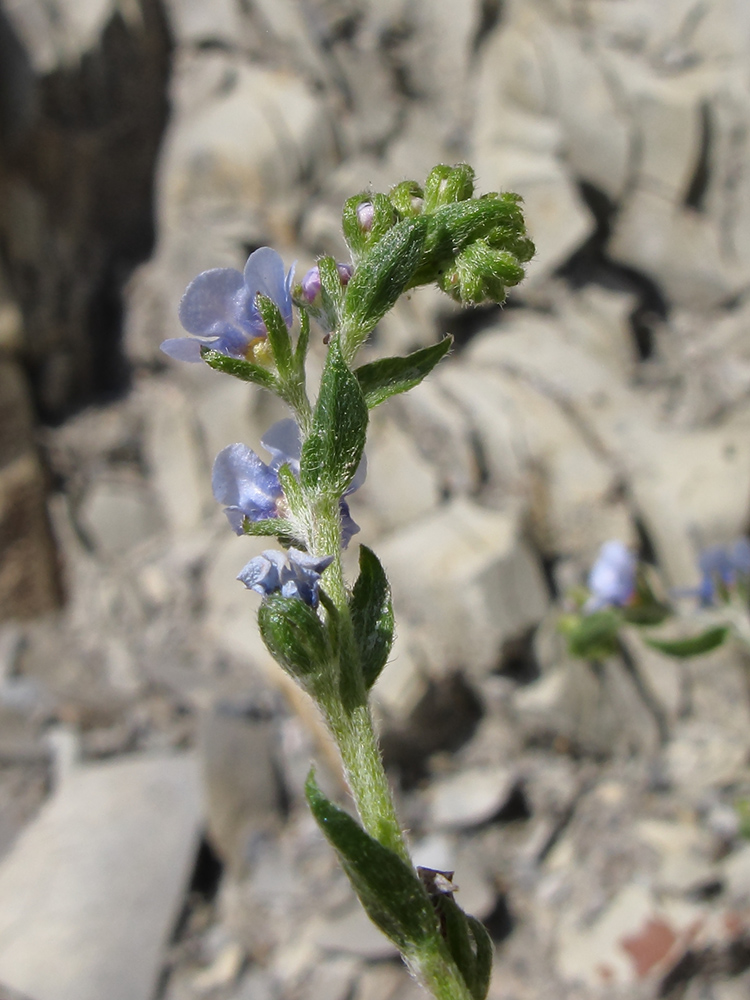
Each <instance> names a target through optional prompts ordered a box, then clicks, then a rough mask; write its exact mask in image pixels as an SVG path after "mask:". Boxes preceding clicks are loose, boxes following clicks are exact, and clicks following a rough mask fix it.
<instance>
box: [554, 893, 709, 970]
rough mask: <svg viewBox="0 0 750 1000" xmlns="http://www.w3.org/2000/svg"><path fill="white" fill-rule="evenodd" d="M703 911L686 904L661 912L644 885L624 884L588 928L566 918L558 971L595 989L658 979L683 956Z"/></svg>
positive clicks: (559, 941)
mask: <svg viewBox="0 0 750 1000" xmlns="http://www.w3.org/2000/svg"><path fill="white" fill-rule="evenodd" d="M699 912H700V911H699V910H698V908H697V907H691V906H687V905H685V904H681V905H680V906H679V907H677V906H673V907H670V908H668V909H665V910H662V909H661V908H660V907H658V906H657V904H656V901H655V900H654V898H653V896H652V894H651V892H650V891H649V890H648V889H647V888H646V887H644V886H641V885H630V886H626V887H625V888H624V889H621V890H620V892H619V893H618V894H617V895H616V896H615V897H614V899H612V900H611V902H610V903H609V905H608V906H607V907H606V908H605V909H604V910H603V912H601V913H600V914H598V915H597V917H596V918H595V919H594V920H593V921H591V922H590V924H589V925H588V926H581V925H579V924H578V923H577V922H576V920H575V919H574V918H572V917H571V916H567V915H564V916H563V918H562V920H561V923H560V926H559V931H558V934H557V967H558V969H559V971H560V974H561V975H562V977H563V978H564V979H565V980H567V981H568V982H570V983H579V984H582V985H586V986H588V987H589V988H591V989H601V988H602V987H604V986H610V987H611V986H635V984H637V983H638V982H639V981H642V980H644V979H646V978H648V979H649V980H651V981H654V980H656V979H657V978H659V977H661V976H663V975H664V973H665V972H667V971H669V969H670V968H672V967H673V966H674V965H675V964H676V963H677V961H678V960H679V959H680V958H681V957H682V955H683V953H684V951H685V949H686V948H687V946H688V944H689V942H690V940H691V938H692V934H693V932H694V928H693V926H692V925H693V922H694V921H695V920H696V917H697V916H698V915H699Z"/></svg>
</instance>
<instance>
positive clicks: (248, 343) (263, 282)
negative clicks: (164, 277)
mask: <svg viewBox="0 0 750 1000" xmlns="http://www.w3.org/2000/svg"><path fill="white" fill-rule="evenodd" d="M293 274H294V268H293V267H292V268H291V269H290V270H289V273H288V274H287V275H286V276H285V275H284V262H283V261H282V259H281V257H280V256H279V255H278V254H277V253H276V251H275V250H272V249H271V248H270V247H261V248H260V249H259V250H256V251H255V252H254V253H251V254H250V256H249V257H248V259H247V263H246V264H245V271H244V273H240V272H239V271H236V270H235V269H234V268H233V267H218V268H214V269H213V270H211V271H203V273H202V274H199V275H198V277H197V278H195V279H194V280H193V281H191V282H190V284H189V285H188V287H187V289H186V290H185V294H184V295H183V296H182V301H181V302H180V322H181V323H182V325H183V326H184V327H185V329H186V330H187V331H188V333H191V334H194V336H192V337H174V338H172V339H170V340H165V341H164V342H163V344H162V345H161V349H162V351H164V353H165V354H168V355H169V356H170V357H171V358H177V359H178V360H179V361H191V362H194V361H200V360H201V348H202V347H211V348H213V349H214V350H215V351H219V352H220V353H221V354H226V355H227V356H228V357H230V358H242V359H247V358H249V357H251V356H252V353H253V349H254V347H255V346H256V342H257V341H259V340H265V338H266V337H267V332H266V327H265V324H264V323H263V320H262V318H261V315H260V313H259V311H258V307H257V305H256V302H255V298H256V296H257V295H258V293H260V294H262V295H265V296H267V297H268V298H269V299H271V301H272V302H275V303H276V305H277V306H278V308H279V311H280V312H281V315H282V316H283V317H284V322H285V323H286V325H287V326H288V327H291V325H292V296H291V285H292V277H293Z"/></svg>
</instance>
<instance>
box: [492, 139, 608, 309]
mask: <svg viewBox="0 0 750 1000" xmlns="http://www.w3.org/2000/svg"><path fill="white" fill-rule="evenodd" d="M472 163H473V165H474V167H475V169H476V171H477V174H478V175H479V176H480V177H481V178H482V181H483V185H482V186H483V187H485V188H486V189H487V190H489V191H516V192H517V193H518V194H520V195H521V196H522V197H523V201H524V215H525V217H526V221H527V228H528V231H529V235H530V236H531V238H532V239H533V241H534V244H535V245H536V251H537V252H536V256H535V257H534V259H533V260H532V261H530V263H529V264H528V265H526V268H527V278H526V282H525V284H524V285H523V286H521V287H520V288H519V289H518V290H517V291H516V290H514V292H513V295H514V296H520V297H524V296H525V294H526V292H528V290H529V289H535V288H538V287H539V286H541V285H542V284H543V283H544V281H545V280H547V279H549V278H550V276H551V275H552V274H553V272H554V271H555V270H556V269H557V268H558V267H560V266H561V265H562V264H564V263H565V261H566V260H567V259H568V258H569V257H570V256H571V255H572V254H573V253H574V251H575V250H577V249H578V248H579V247H580V246H581V245H582V244H583V243H585V241H586V240H587V239H588V238H589V236H591V234H592V233H593V231H594V220H593V217H592V216H591V215H590V214H589V212H588V210H587V209H586V207H585V205H584V203H583V201H582V200H581V197H580V195H579V194H578V192H577V191H576V189H575V187H574V185H573V183H572V181H571V179H570V178H569V177H568V175H567V174H566V172H565V170H564V169H563V167H561V166H560V163H559V161H558V160H557V159H556V158H555V157H553V156H545V155H542V154H539V153H530V152H526V151H525V150H521V149H516V148H513V147H507V148H504V147H502V146H496V147H490V146H487V147H478V148H477V149H476V150H475V152H474V154H473V156H472ZM524 289H526V292H525V291H524Z"/></svg>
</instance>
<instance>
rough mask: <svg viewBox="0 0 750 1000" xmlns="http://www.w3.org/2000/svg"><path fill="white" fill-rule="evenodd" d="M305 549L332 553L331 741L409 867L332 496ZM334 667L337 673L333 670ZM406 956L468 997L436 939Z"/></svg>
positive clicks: (444, 996) (426, 978)
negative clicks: (334, 635) (336, 652)
mask: <svg viewBox="0 0 750 1000" xmlns="http://www.w3.org/2000/svg"><path fill="white" fill-rule="evenodd" d="M311 514H312V517H311V523H310V532H309V537H308V548H309V550H310V551H311V552H312V553H313V554H315V555H319V556H322V555H333V557H334V558H333V562H332V563H331V565H330V566H329V567H328V569H327V570H326V571H325V574H324V576H323V587H324V591H325V594H326V602H324V603H327V605H328V607H329V608H330V613H331V614H336V615H337V619H338V646H339V655H338V658H337V662H336V663H335V664H331V675H330V676H327V677H325V678H322V679H321V682H320V683H319V685H318V686H317V690H316V692H315V695H316V700H317V701H318V704H319V706H320V708H321V710H322V711H323V713H324V716H325V719H326V722H327V724H328V727H329V729H330V731H331V734H332V735H333V738H334V739H335V741H336V744H337V746H338V748H339V752H340V754H341V759H342V762H343V765H344V774H345V777H346V781H347V784H348V786H349V788H350V790H351V793H352V796H353V798H354V802H355V804H356V807H357V812H358V813H359V816H360V819H361V821H362V825H363V826H364V828H365V830H367V832H368V833H369V834H370V836H372V837H374V838H375V839H376V840H378V841H379V842H380V843H381V844H383V845H384V846H385V847H388V848H389V849H390V850H392V851H394V852H395V853H396V854H397V855H398V856H399V857H400V858H401V859H402V860H403V861H404V862H405V863H406V864H407V865H409V866H411V865H412V860H411V857H410V856H409V851H408V850H407V847H406V842H405V840H404V835H403V832H402V829H401V824H400V823H399V820H398V816H397V815H396V809H395V806H394V803H393V796H392V794H391V788H390V785H389V783H388V778H387V777H386V773H385V768H384V767H383V760H382V757H381V755H380V748H379V746H378V741H377V737H376V736H375V730H374V728H373V724H372V716H371V714H370V708H369V705H368V701H367V690H366V688H365V683H364V679H363V677H362V671H361V666H360V663H359V655H358V652H357V649H356V646H355V642H354V632H353V628H352V620H351V614H350V612H349V603H348V595H347V589H346V584H345V581H344V575H343V568H342V565H341V517H340V513H339V500H338V498H337V497H320V498H317V500H316V501H315V502H314V503H313V504H312V509H311ZM336 669H337V673H335V671H336ZM406 957H407V962H408V964H409V966H410V967H411V968H412V969H413V971H414V973H415V975H416V976H417V978H418V979H419V980H420V981H421V982H422V983H423V984H424V986H425V987H426V988H427V989H428V990H430V992H431V993H432V994H433V996H434V997H436V1000H473V997H472V995H471V993H470V992H469V989H468V988H467V986H466V983H465V981H464V979H463V977H462V976H461V974H460V972H459V971H458V969H457V967H456V965H455V963H454V962H453V960H452V958H451V956H450V954H449V952H448V950H447V947H446V946H445V945H444V944H443V943H442V942H441V943H440V944H436V946H433V947H430V948H429V949H427V950H426V951H422V952H421V953H418V954H411V955H409V956H406Z"/></svg>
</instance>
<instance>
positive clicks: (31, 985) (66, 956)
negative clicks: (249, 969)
mask: <svg viewBox="0 0 750 1000" xmlns="http://www.w3.org/2000/svg"><path fill="white" fill-rule="evenodd" d="M201 817H202V807H201V795H200V789H199V780H198V772H197V767H196V762H195V760H194V759H193V757H191V756H186V755H173V756H153V757H149V756H143V757H131V758H124V759H121V760H118V761H114V762H109V763H106V764H97V765H87V766H85V767H79V768H75V769H74V770H73V771H72V773H71V774H70V776H69V778H68V780H67V781H64V782H63V784H62V785H61V787H60V788H59V789H58V790H57V791H56V792H55V793H54V794H53V796H52V798H51V799H50V800H49V801H48V802H47V803H46V804H45V805H44V806H43V808H42V810H41V812H40V813H39V815H38V816H37V817H36V819H35V820H34V822H33V823H32V824H31V825H30V826H29V827H28V828H27V830H26V831H25V832H24V833H23V835H22V836H21V838H20V839H19V840H18V841H17V843H16V844H15V846H14V847H13V849H12V850H11V852H10V854H8V856H7V857H6V858H5V860H4V861H3V864H2V867H0V899H1V900H2V904H1V905H0V980H2V981H4V982H7V983H8V984H9V985H10V986H12V987H13V988H15V989H18V990H20V991H22V992H26V993H28V994H29V995H30V996H32V997H34V998H35V1000H101V998H102V997H107V998H109V1000H150V998H151V997H152V996H153V991H154V989H155V986H156V983H157V980H158V978H159V974H160V972H161V963H162V961H163V948H164V946H165V945H166V943H167V941H168V938H169V935H170V933H171V931H172V929H173V926H174V922H175V921H176V919H177V917H178V915H179V912H180V909H181V906H182V899H183V893H184V891H185V888H186V885H187V881H188V879H189V876H190V873H191V868H192V864H193V860H194V856H195V852H196V850H197V846H198V838H199V830H200V824H201Z"/></svg>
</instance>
